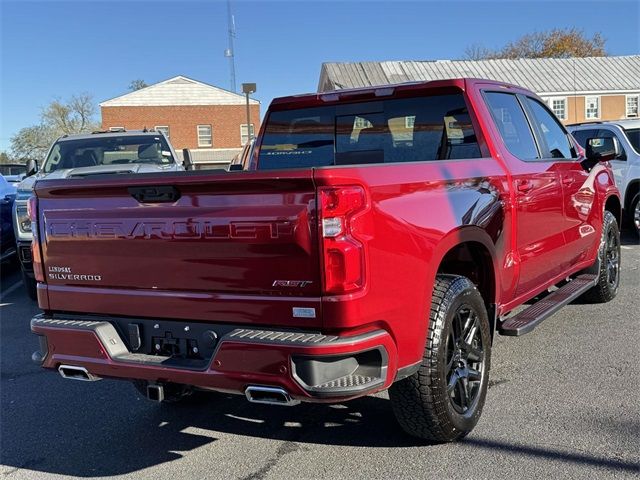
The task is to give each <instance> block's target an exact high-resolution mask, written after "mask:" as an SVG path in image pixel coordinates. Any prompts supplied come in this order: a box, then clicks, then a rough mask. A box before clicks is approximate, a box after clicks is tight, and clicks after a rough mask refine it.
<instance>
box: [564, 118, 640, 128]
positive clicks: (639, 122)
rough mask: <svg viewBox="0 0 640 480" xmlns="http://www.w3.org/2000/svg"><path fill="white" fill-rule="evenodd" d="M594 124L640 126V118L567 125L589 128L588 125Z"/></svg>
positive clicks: (624, 126) (621, 126)
mask: <svg viewBox="0 0 640 480" xmlns="http://www.w3.org/2000/svg"><path fill="white" fill-rule="evenodd" d="M594 125H596V126H597V125H605V126H606V125H617V126H619V127H620V128H622V129H625V130H626V129H630V128H640V119H637V118H628V119H623V120H608V121H602V120H600V121H593V122H580V123H571V124H569V125H567V126H568V127H572V128H576V129H577V128H578V127H580V128H582V129H584V128H587V127H592V126H594Z"/></svg>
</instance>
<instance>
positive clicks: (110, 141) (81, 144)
mask: <svg viewBox="0 0 640 480" xmlns="http://www.w3.org/2000/svg"><path fill="white" fill-rule="evenodd" d="M132 163H154V164H163V165H168V164H171V163H175V162H174V159H173V156H172V155H171V151H170V150H169V145H168V144H167V141H166V140H165V139H164V137H163V136H162V135H127V136H118V135H114V136H113V137H111V136H100V137H94V138H79V139H77V140H61V141H59V142H57V143H56V144H55V145H54V146H53V148H52V149H51V152H50V153H49V156H48V157H47V159H46V160H45V162H44V167H43V169H44V171H45V172H47V173H48V172H52V171H54V170H58V169H67V168H82V167H95V166H98V165H123V164H132Z"/></svg>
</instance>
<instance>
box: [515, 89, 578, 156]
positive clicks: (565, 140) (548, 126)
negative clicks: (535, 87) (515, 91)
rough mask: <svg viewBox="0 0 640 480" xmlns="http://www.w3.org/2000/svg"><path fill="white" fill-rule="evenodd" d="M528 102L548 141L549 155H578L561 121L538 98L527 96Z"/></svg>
mask: <svg viewBox="0 0 640 480" xmlns="http://www.w3.org/2000/svg"><path fill="white" fill-rule="evenodd" d="M527 103H528V104H529V107H530V108H531V111H532V113H533V117H534V121H535V123H536V126H537V127H538V129H539V130H540V133H541V134H542V136H543V138H544V141H545V143H546V146H547V155H548V156H550V157H551V158H575V157H576V156H577V155H576V154H575V152H574V150H573V147H572V146H571V142H570V141H569V137H568V136H567V133H566V132H565V130H564V128H562V126H561V125H560V122H559V121H558V120H556V118H555V117H554V116H553V114H552V113H551V112H549V110H547V108H546V107H545V106H543V105H542V104H541V103H540V102H538V101H537V100H534V99H533V98H529V97H527Z"/></svg>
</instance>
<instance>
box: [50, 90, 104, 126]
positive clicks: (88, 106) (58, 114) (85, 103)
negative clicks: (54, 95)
mask: <svg viewBox="0 0 640 480" xmlns="http://www.w3.org/2000/svg"><path fill="white" fill-rule="evenodd" d="M95 113H96V107H95V105H94V103H93V97H92V96H91V95H89V94H86V93H83V94H81V95H73V96H72V97H71V98H70V99H69V100H68V101H67V102H66V103H63V102H60V101H59V100H54V101H53V102H51V103H50V104H49V105H48V106H47V107H46V108H45V109H44V110H43V112H42V123H44V124H45V125H47V126H50V127H51V128H53V129H54V130H57V131H59V132H61V134H67V135H70V134H73V133H81V132H85V131H87V130H92V129H94V128H95V127H96V125H95V124H94V123H93V121H92V120H93V116H94V115H95Z"/></svg>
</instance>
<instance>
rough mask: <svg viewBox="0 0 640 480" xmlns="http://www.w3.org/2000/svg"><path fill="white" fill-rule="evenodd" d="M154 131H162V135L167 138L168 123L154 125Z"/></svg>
mask: <svg viewBox="0 0 640 480" xmlns="http://www.w3.org/2000/svg"><path fill="white" fill-rule="evenodd" d="M155 129H156V132H162V133H164V136H165V137H167V138H169V126H168V125H156V126H155Z"/></svg>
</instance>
